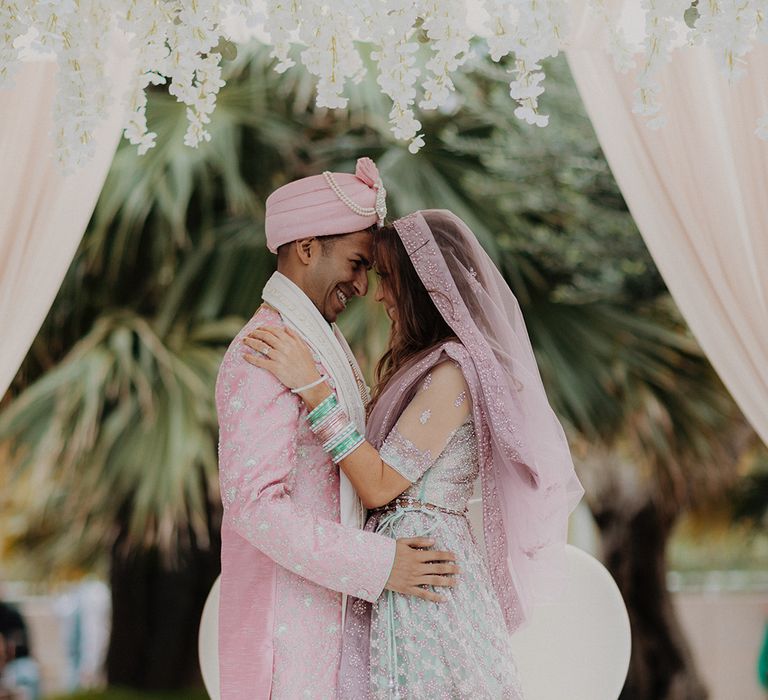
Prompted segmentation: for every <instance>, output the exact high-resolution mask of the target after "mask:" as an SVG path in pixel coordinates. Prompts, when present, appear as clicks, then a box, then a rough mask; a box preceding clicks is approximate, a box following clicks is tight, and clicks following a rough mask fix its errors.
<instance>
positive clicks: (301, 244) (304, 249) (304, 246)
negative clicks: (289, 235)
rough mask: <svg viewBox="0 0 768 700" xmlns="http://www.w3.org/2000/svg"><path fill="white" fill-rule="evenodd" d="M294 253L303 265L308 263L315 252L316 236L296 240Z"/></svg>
mask: <svg viewBox="0 0 768 700" xmlns="http://www.w3.org/2000/svg"><path fill="white" fill-rule="evenodd" d="M295 246H296V255H297V256H298V258H299V260H300V261H301V262H302V264H304V265H309V263H310V261H311V260H312V256H313V255H314V254H315V252H316V250H315V249H316V247H317V239H316V238H303V239H302V240H300V241H296V243H295Z"/></svg>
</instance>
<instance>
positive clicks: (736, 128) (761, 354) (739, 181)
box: [567, 2, 768, 444]
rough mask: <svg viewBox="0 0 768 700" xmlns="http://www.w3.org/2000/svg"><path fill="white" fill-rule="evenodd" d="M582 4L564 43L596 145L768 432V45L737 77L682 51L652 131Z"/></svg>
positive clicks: (686, 307)
mask: <svg viewBox="0 0 768 700" xmlns="http://www.w3.org/2000/svg"><path fill="white" fill-rule="evenodd" d="M608 4H609V5H611V4H612V5H613V9H615V8H616V7H617V6H618V5H619V4H621V3H616V2H614V3H608ZM585 5H586V3H582V2H574V6H573V12H574V14H573V19H572V27H574V35H573V38H572V41H573V45H572V48H571V49H570V50H569V51H568V54H567V55H568V62H569V64H570V67H571V71H572V72H573V75H574V78H575V80H576V84H577V86H578V89H579V92H580V93H581V96H582V99H583V100H584V103H585V105H586V108H587V112H588V114H589V117H590V119H591V120H592V123H593V125H594V127H595V131H596V132H597V137H598V139H599V141H600V145H601V146H602V148H603V151H604V152H605V155H606V158H607V159H608V163H609V164H610V166H611V170H612V171H613V174H614V176H615V177H616V181H617V182H618V184H619V187H620V188H621V192H622V194H623V195H624V198H625V200H626V202H627V205H628V206H629V210H630V212H631V213H632V216H633V218H634V220H635V222H636V223H637V226H638V228H639V229H640V232H641V233H642V235H643V238H644V239H645V242H646V244H647V246H648V249H649V250H650V252H651V255H652V256H653V258H654V260H655V262H656V264H657V266H658V268H659V271H660V272H661V274H662V276H663V277H664V280H665V282H666V284H667V286H668V288H669V290H670V292H671V293H672V295H673V297H674V299H675V301H676V302H677V305H678V307H679V308H680V310H681V312H682V314H683V316H684V317H685V319H686V321H687V322H688V325H689V326H690V328H691V330H692V332H693V333H694V335H695V336H696V338H697V340H698V341H699V343H700V345H701V347H702V348H703V350H704V352H705V353H706V354H707V356H708V358H709V360H710V361H711V363H712V365H713V366H714V368H715V370H716V371H717V373H718V374H719V375H720V377H721V379H722V380H723V382H724V384H725V385H726V387H727V388H728V390H729V391H730V392H731V394H732V396H733V398H734V399H735V400H736V402H737V403H738V404H739V406H740V408H741V410H742V411H743V413H744V415H745V416H746V418H747V419H748V420H749V421H750V422H751V423H752V425H753V426H754V428H755V430H756V431H757V433H758V434H759V435H760V436H761V437H762V439H763V441H764V442H765V443H766V444H768V143H767V142H765V141H763V140H760V139H759V138H757V136H755V135H754V130H755V125H756V121H757V119H758V117H759V116H760V115H762V114H765V113H766V111H768V83H766V81H765V76H766V75H768V47H766V46H763V47H760V48H759V49H756V50H754V51H753V53H752V54H750V56H749V61H748V66H747V75H746V76H745V77H744V78H743V79H742V80H741V81H740V82H737V83H736V84H735V85H734V86H729V84H728V81H727V80H726V78H725V77H723V76H722V75H721V74H720V72H719V66H718V65H717V64H716V62H715V60H714V58H713V56H712V54H710V52H709V51H707V50H706V49H702V48H683V49H680V50H678V51H676V52H675V54H674V57H673V59H672V62H671V63H670V64H668V65H667V66H666V67H665V68H664V71H663V74H662V76H661V84H662V88H663V93H662V101H663V109H664V112H665V114H666V116H667V119H668V122H667V124H666V126H664V127H662V128H661V129H659V130H656V131H654V130H652V129H650V128H648V127H647V126H646V124H645V122H644V119H642V118H640V117H638V116H636V115H634V114H633V113H632V101H633V92H634V90H635V76H634V73H632V72H630V73H627V74H624V75H622V74H619V73H617V72H616V70H615V69H614V67H613V61H612V59H611V57H610V56H609V55H608V54H607V53H605V52H604V51H602V50H601V49H600V48H598V46H599V44H600V42H599V41H596V37H598V36H600V33H601V32H602V28H601V26H600V24H599V21H598V20H597V19H596V18H595V16H594V14H593V13H591V12H589V10H587V9H586V8H585Z"/></svg>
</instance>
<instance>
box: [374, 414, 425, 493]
mask: <svg viewBox="0 0 768 700" xmlns="http://www.w3.org/2000/svg"><path fill="white" fill-rule="evenodd" d="M379 454H380V456H381V459H382V460H383V461H384V462H386V463H387V464H388V465H389V466H390V467H392V468H393V469H394V470H395V471H397V472H399V473H400V474H402V475H403V476H404V477H405V478H406V479H408V481H410V482H411V483H414V482H416V481H418V480H419V478H420V477H421V475H422V474H423V473H424V472H425V471H427V469H429V465H430V464H432V462H433V461H434V460H433V459H432V453H431V452H430V451H429V450H426V451H423V450H420V449H419V448H418V447H416V445H414V444H413V442H411V441H410V440H409V439H408V438H407V437H405V435H403V434H402V433H401V432H400V431H399V430H398V429H397V426H395V427H394V428H392V432H391V433H390V434H389V435H388V436H387V440H386V442H385V443H384V445H383V446H382V448H381V451H380V452H379Z"/></svg>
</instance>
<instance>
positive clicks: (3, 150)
mask: <svg viewBox="0 0 768 700" xmlns="http://www.w3.org/2000/svg"><path fill="white" fill-rule="evenodd" d="M126 59H127V57H126V55H125V49H124V47H123V46H121V45H120V44H119V43H116V44H115V49H114V55H113V57H112V60H111V61H109V62H108V65H107V68H106V69H108V70H110V71H111V73H112V75H113V77H114V80H113V85H114V90H115V93H114V95H115V101H114V106H113V108H112V110H111V113H110V115H109V118H108V119H107V120H106V121H105V122H104V123H103V124H102V125H101V126H100V127H99V129H98V130H97V133H96V143H97V146H96V155H95V157H94V158H93V160H92V161H91V162H89V163H88V164H87V165H86V166H85V167H83V168H82V169H80V170H78V171H76V172H74V173H72V174H70V175H68V176H65V175H64V174H63V173H62V170H61V168H60V166H59V164H58V163H57V162H56V160H55V159H54V157H53V156H52V152H53V140H52V138H51V136H50V135H51V132H52V131H53V128H54V124H53V120H52V115H51V105H52V102H53V97H54V93H55V91H56V89H57V87H56V64H55V63H53V62H51V61H47V60H35V61H30V62H29V63H27V64H25V65H24V66H23V68H22V69H21V70H20V71H19V73H18V74H17V75H16V77H15V85H14V87H13V88H11V89H9V90H2V91H0V163H2V167H3V169H4V170H5V177H4V179H3V186H2V187H0V328H2V329H3V340H2V343H0V396H2V395H3V394H4V393H5V391H6V389H7V388H8V385H9V384H10V382H11V380H12V379H13V377H14V375H15V374H16V371H17V370H18V368H19V365H20V364H21V362H22V360H23V359H24V357H25V355H26V353H27V351H28V350H29V346H30V345H31V344H32V341H33V340H34V338H35V335H36V334H37V332H38V330H39V329H40V326H41V325H42V323H43V321H44V320H45V317H46V314H47V313H48V310H49V308H50V306H51V304H52V303H53V300H54V298H55V297H56V293H57V292H58V290H59V287H60V286H61V282H62V280H63V279H64V275H65V273H66V271H67V268H68V267H69V264H70V263H71V261H72V257H73V256H74V254H75V251H76V250H77V246H78V244H79V243H80V239H81V238H82V236H83V233H84V231H85V228H86V226H87V225H88V221H89V219H90V217H91V214H92V213H93V208H94V207H95V205H96V200H97V199H98V196H99V192H100V191H101V188H102V186H103V184H104V179H105V178H106V176H107V171H108V170H109V166H110V163H111V162H112V156H113V155H114V152H115V148H116V146H117V142H118V139H119V137H120V132H121V123H122V116H123V115H122V110H121V108H120V106H119V103H120V99H119V98H121V97H122V94H121V93H122V91H123V90H124V89H125V88H126V87H127V79H128V71H127V67H128V66H129V65H130V61H129V60H126Z"/></svg>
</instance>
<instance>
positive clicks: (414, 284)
mask: <svg viewBox="0 0 768 700" xmlns="http://www.w3.org/2000/svg"><path fill="white" fill-rule="evenodd" d="M424 219H425V220H426V222H427V224H428V225H429V228H430V230H431V231H432V235H433V236H434V237H435V242H436V243H437V246H438V248H439V249H440V252H441V253H442V254H443V257H444V258H445V261H446V263H447V264H448V269H449V271H450V273H451V276H452V277H453V279H454V281H455V282H456V285H457V287H458V289H459V292H460V293H461V294H462V297H464V298H465V301H466V299H467V297H470V298H471V297H472V296H473V295H466V296H465V294H464V293H463V292H464V289H465V288H466V286H467V284H468V283H467V281H466V275H465V274H462V270H461V268H463V269H464V270H472V269H473V267H475V266H473V256H472V252H471V250H470V248H469V246H468V245H467V242H466V239H465V237H464V236H463V234H462V232H461V230H460V229H459V227H458V226H457V225H456V223H455V221H454V220H453V219H450V218H447V217H444V216H440V215H439V214H438V213H437V212H434V213H433V212H424ZM373 240H374V264H375V267H376V271H377V272H378V273H379V275H380V276H381V277H382V279H383V280H384V284H386V285H387V286H388V288H389V289H390V291H391V293H392V296H393V297H394V299H395V300H396V303H397V324H394V323H393V324H392V329H391V331H390V335H389V344H388V346H387V350H386V352H385V353H384V355H383V356H382V358H381V359H380V360H379V362H378V364H377V365H376V385H375V387H374V389H373V399H374V402H375V401H376V399H377V398H378V396H379V395H380V394H381V391H382V390H383V389H384V387H385V386H386V384H387V382H388V381H389V380H390V379H391V378H392V376H393V375H394V374H395V373H396V372H397V371H398V370H399V369H400V368H401V367H402V366H403V365H404V364H405V363H406V362H407V361H408V360H410V359H411V358H412V357H414V356H415V355H417V354H419V353H421V352H423V351H425V350H428V349H429V348H431V347H433V346H435V345H437V344H439V343H442V342H445V341H446V340H450V339H452V338H456V334H455V333H454V331H453V330H452V329H451V327H450V326H449V325H448V324H447V323H446V321H445V319H443V317H442V315H441V314H440V311H438V309H437V307H436V306H435V304H434V302H433V301H432V299H430V296H429V291H432V292H433V293H435V290H429V291H428V290H427V288H426V287H425V286H424V284H423V282H422V281H421V278H420V277H419V275H418V273H417V272H416V269H415V268H414V267H413V264H412V263H411V260H410V258H409V257H408V253H407V252H406V250H405V247H404V246H403V243H402V241H401V240H400V236H399V235H398V233H397V231H396V230H395V227H394V226H393V225H392V224H388V225H386V226H384V227H383V228H381V229H379V230H378V231H376V233H375V234H374V239H373ZM470 310H471V309H470ZM372 405H373V404H371V406H372Z"/></svg>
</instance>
